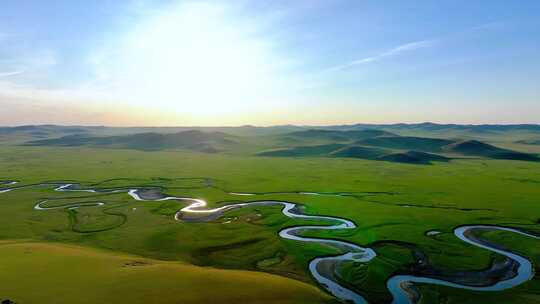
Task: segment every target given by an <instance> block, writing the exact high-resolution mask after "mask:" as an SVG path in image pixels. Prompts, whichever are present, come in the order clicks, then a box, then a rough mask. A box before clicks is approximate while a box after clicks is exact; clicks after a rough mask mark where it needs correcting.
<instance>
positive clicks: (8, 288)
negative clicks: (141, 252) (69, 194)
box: [0, 241, 331, 304]
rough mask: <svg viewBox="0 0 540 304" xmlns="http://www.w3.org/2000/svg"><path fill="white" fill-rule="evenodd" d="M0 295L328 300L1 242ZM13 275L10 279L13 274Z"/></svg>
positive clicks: (240, 277)
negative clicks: (0, 283) (0, 286)
mask: <svg viewBox="0 0 540 304" xmlns="http://www.w3.org/2000/svg"><path fill="white" fill-rule="evenodd" d="M0 256H2V260H1V261H0V269H2V271H1V272H0V280H1V281H2V288H1V291H0V293H1V294H0V299H10V300H12V301H15V302H16V303H45V302H47V303H58V304H62V303H65V304H68V303H70V304H71V303H81V304H82V303H88V304H94V303H133V304H136V303H141V304H143V303H144V304H146V303H164V304H165V303H171V304H172V303H193V304H195V303H211V302H215V301H216V300H219V302H220V303H239V302H244V303H245V302H249V303H276V304H277V303H291V304H292V303H306V304H307V303H325V302H326V303H330V301H331V298H330V297H329V296H328V295H326V294H324V293H323V292H321V291H320V290H318V289H317V288H316V287H314V286H310V285H308V284H306V283H302V282H298V281H295V280H291V279H287V278H284V277H279V276H276V275H269V274H265V273H261V272H249V271H237V270H219V269H213V268H203V267H197V266H193V265H189V264H185V263H178V262H165V261H159V260H155V259H148V258H142V257H138V256H133V255H126V254H118V253H114V252H110V251H103V250H96V249H91V248H85V247H79V246H73V245H63V244H56V243H36V242H24V241H5V242H0ZM14 278H17V279H14Z"/></svg>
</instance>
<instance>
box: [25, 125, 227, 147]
mask: <svg viewBox="0 0 540 304" xmlns="http://www.w3.org/2000/svg"><path fill="white" fill-rule="evenodd" d="M233 144H235V141H234V137H233V136H231V135H228V134H225V133H221V132H211V133H207V132H201V131H197V130H191V131H183V132H179V133H173V134H159V133H139V134H133V135H122V136H107V137H86V136H80V135H70V136H64V137H61V138H54V139H43V140H36V141H30V142H28V143H27V145H30V146H68V147H69V146H94V147H108V148H123V149H136V150H149V151H151V150H164V149H188V150H195V151H200V152H210V153H215V152H218V151H220V150H221V149H223V148H224V147H227V146H230V145H233Z"/></svg>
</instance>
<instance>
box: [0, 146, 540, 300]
mask: <svg viewBox="0 0 540 304" xmlns="http://www.w3.org/2000/svg"><path fill="white" fill-rule="evenodd" d="M0 172H1V176H0V179H5V180H8V179H9V180H11V179H13V180H20V181H21V183H20V184H21V185H24V184H34V183H41V182H43V181H76V182H81V183H82V184H83V185H86V186H90V185H94V184H97V185H96V186H99V187H104V188H105V187H121V186H162V187H163V188H164V189H165V192H166V193H167V194H170V195H183V196H191V197H197V198H203V199H205V200H207V201H208V202H209V203H210V205H212V206H216V205H220V204H223V203H224V202H231V201H240V200H244V201H246V200H250V199H254V198H253V197H243V196H234V195H230V194H228V192H253V193H272V192H296V191H306V192H310V191H313V192H328V193H337V192H340V193H352V194H354V195H352V196H347V197H331V196H307V195H300V194H275V193H274V194H265V195H259V196H256V199H257V200H259V199H280V200H286V201H292V202H297V203H301V204H302V205H303V206H304V207H305V212H307V213H310V214H325V215H332V216H338V217H346V218H348V219H351V220H353V221H354V222H355V223H356V224H357V225H358V229H355V230H352V231H328V232H324V233H323V232H319V233H316V234H315V233H314V232H311V234H313V235H316V236H319V237H321V236H324V237H331V238H339V239H343V240H347V241H351V242H355V243H358V244H360V245H363V246H369V247H373V248H374V249H375V250H376V251H377V253H378V256H377V258H376V259H375V260H374V261H372V262H371V263H370V264H368V265H367V266H366V265H344V267H343V268H344V269H343V270H342V272H343V273H344V274H345V276H347V277H349V278H351V279H352V280H354V284H355V288H356V289H357V290H359V291H360V292H362V293H364V294H365V296H366V297H367V299H368V300H370V302H371V303H386V302H389V301H390V300H391V298H390V295H389V294H388V292H387V291H386V287H385V281H386V279H387V278H388V277H389V276H390V275H391V274H392V273H396V272H404V271H405V272H406V271H407V269H408V265H409V264H410V263H412V262H413V261H414V259H413V255H412V251H411V249H410V248H411V246H413V247H414V248H417V249H418V250H421V251H422V252H424V253H425V254H426V255H427V256H428V257H429V259H430V263H431V264H433V265H436V266H437V267H439V268H442V269H463V270H475V269H476V270H480V269H484V268H487V267H488V266H489V265H490V264H491V263H492V262H493V260H494V259H497V258H498V257H497V256H496V255H495V254H491V253H490V252H488V251H485V250H482V249H479V248H476V247H473V246H470V245H467V244H465V243H463V242H462V241H460V240H458V239H456V238H455V237H454V236H453V234H452V229H453V228H454V227H456V226H458V225H462V224H472V223H474V224H499V225H507V226H513V227H518V228H522V229H526V230H530V231H533V232H540V225H539V221H540V202H539V200H538V198H539V197H540V163H539V162H524V161H512V160H491V159H459V160H452V161H451V162H448V163H446V162H444V163H442V162H438V163H436V164H433V165H412V164H400V163H390V162H380V161H369V160H359V159H347V158H322V157H321V158H318V157H313V158H276V157H261V156H245V155H230V154H205V153H192V152H179V151H154V152H143V151H134V150H122V149H93V148H88V147H72V148H65V147H18V146H5V147H3V148H2V150H0ZM52 188H53V187H28V188H23V189H19V190H16V191H11V192H7V193H3V194H0V214H2V215H3V216H4V218H5V222H4V224H3V225H2V227H1V228H0V239H2V240H4V243H2V244H1V245H0V252H1V253H0V256H2V260H1V261H0V276H2V277H3V278H2V281H3V282H9V284H7V285H4V284H3V286H2V287H0V299H2V298H10V299H13V300H15V301H19V302H20V303H38V302H41V301H38V299H39V298H43V297H57V299H58V301H56V302H57V303H90V302H92V303H96V302H100V301H101V302H104V301H105V300H104V299H105V298H106V297H110V296H111V295H112V294H114V296H115V297H116V296H118V297H121V298H122V302H133V303H137V302H136V301H137V299H147V301H145V303H169V302H167V301H171V303H172V302H174V301H175V300H176V301H178V300H182V303H189V301H193V303H197V301H199V303H200V302H204V301H205V299H203V298H196V297H193V298H192V297H190V292H189V290H191V291H192V292H193V293H194V294H201V296H209V295H211V296H212V297H213V298H219V299H222V300H223V302H225V303H227V301H230V302H234V301H238V299H240V298H242V299H251V298H249V297H250V296H253V295H260V298H261V301H262V300H266V299H267V300H268V301H267V302H269V303H270V302H274V303H285V300H288V301H290V303H303V302H302V301H304V300H306V301H307V300H309V302H310V303H316V302H321V303H324V302H331V301H333V300H332V299H331V298H330V297H329V296H327V295H325V294H323V292H322V291H320V290H317V289H316V288H315V287H314V286H315V283H314V281H313V279H312V278H311V277H310V275H309V273H308V271H307V264H308V262H309V261H310V260H311V259H312V258H314V257H316V256H319V255H324V254H335V253H336V252H334V251H333V250H332V249H330V248H325V247H324V246H321V245H315V244H313V245H309V246H308V245H306V244H298V243H296V242H294V241H286V240H282V239H280V238H279V237H278V236H277V232H278V231H279V230H280V229H282V228H283V227H287V226H290V225H298V224H302V222H301V221H298V220H292V219H289V218H285V217H283V216H282V215H281V213H280V212H279V209H278V208H274V207H270V208H246V209H242V210H237V211H233V212H230V213H227V214H226V215H225V216H224V217H223V218H221V219H218V220H216V221H213V222H211V223H189V222H178V221H175V220H174V218H173V216H172V215H173V214H174V212H176V211H177V210H178V209H179V208H180V207H181V206H183V204H181V203H177V202H137V201H134V200H132V199H131V198H130V197H129V196H127V195H126V194H125V193H118V194H102V195H99V196H98V197H96V196H95V195H87V194H84V193H69V192H68V193H63V192H54V191H52ZM44 198H54V199H51V200H50V201H49V202H48V204H50V206H58V205H63V204H67V203H69V202H73V201H77V202H81V201H96V200H99V201H103V202H106V206H105V207H85V208H79V209H76V210H64V209H57V210H48V211H37V210H33V207H34V205H35V203H36V202H37V201H39V200H41V199H44ZM228 221H230V223H226V222H228ZM429 230H438V231H441V232H442V233H441V234H439V235H437V236H436V237H428V236H426V234H425V232H426V231H429ZM486 237H488V238H489V239H492V240H494V241H496V242H497V243H500V244H502V245H504V246H507V247H509V248H512V249H513V250H514V251H516V252H518V253H521V254H523V255H525V256H527V257H529V258H530V259H531V261H532V262H533V264H534V265H535V266H534V267H535V269H536V272H538V271H539V270H540V269H539V268H538V265H540V246H538V243H537V241H534V240H530V239H527V238H524V237H519V236H515V235H508V234H505V233H490V234H489V235H487V236H486ZM21 239H24V240H29V241H27V242H25V243H13V240H21ZM74 246H75V247H74ZM81 246H82V247H81ZM24 248H31V249H30V251H31V252H33V253H35V254H31V256H32V257H35V258H32V259H29V258H28V256H27V255H25V254H23V253H24V250H25V249H24ZM111 252H114V253H111ZM134 256H136V258H134ZM133 259H135V260H141V261H147V260H148V261H151V262H149V263H151V265H152V266H151V267H146V266H143V267H138V266H133V267H132V268H133V272H136V274H133V275H132V278H133V280H132V281H131V279H130V280H127V281H131V283H129V284H128V283H126V280H122V282H121V284H119V282H118V281H115V280H116V279H117V277H118V275H119V273H121V272H122V271H126V270H125V269H124V268H118V267H117V268H118V269H117V268H115V267H108V266H107V267H105V266H103V267H102V268H100V267H93V266H92V265H94V264H93V263H98V264H100V265H101V264H102V265H109V264H114V265H120V264H122V263H124V262H125V261H128V260H133ZM63 261H64V262H63ZM63 263H65V264H63ZM69 263H72V264H69ZM79 264H81V265H84V266H83V267H84V269H81V272H82V273H84V275H80V276H78V277H77V278H75V277H73V276H72V275H73V274H70V273H67V270H70V268H75V267H76V265H79ZM13 265H18V266H17V267H15V266H13ZM43 265H47V266H46V267H45V266H43ZM62 265H67V266H62ZM69 265H72V266H69ZM47 267H49V268H47ZM55 267H56V268H55ZM201 267H202V268H201ZM128 268H129V267H128ZM36 269H37V270H41V271H42V272H43V273H46V274H47V275H44V277H39V276H37V277H35V278H32V276H31V275H29V273H31V272H32V271H35V270H36ZM62 269H64V270H66V271H62ZM129 269H131V268H129ZM139 269H140V270H139ZM189 269H192V270H193V271H190V270H189ZM218 269H219V270H218ZM115 271H118V273H116V272H115ZM130 271H131V270H130ZM254 271H257V272H254ZM261 272H265V273H268V274H273V275H272V276H270V275H267V274H261ZM276 275H279V276H281V277H286V278H280V277H277V276H276ZM130 278H131V277H130ZM47 280H50V282H48V281H47ZM220 280H222V281H220ZM258 280H259V281H258ZM61 281H64V282H65V281H68V282H69V284H68V285H66V287H61V286H63V285H61V284H59V283H58V282H61ZM225 282H226V285H223V284H225ZM254 282H260V284H254ZM124 283H125V284H126V285H125V286H123V287H118V285H122V284H124ZM306 283H307V284H312V285H313V286H309V285H307V284H306ZM137 284H139V285H137ZM250 284H251V285H250ZM255 285H256V286H255ZM36 286H39V288H36ZM111 286H116V287H114V288H112V287H111ZM141 286H145V287H144V288H143V289H140V288H141ZM201 286H204V288H203V287H201ZM224 286H227V288H225V287H224ZM257 286H258V287H257ZM270 286H274V287H272V288H271V287H270ZM32 287H34V288H33V289H32V290H31V291H30V290H29V288H32ZM115 288H118V289H115ZM174 288H177V289H174ZM198 288H200V289H198ZM282 288H283V289H282ZM288 288H289V289H290V290H292V289H294V292H290V293H289V292H288V290H289V289H288ZM137 289H140V293H142V294H137V293H134V292H133V291H134V290H137ZM85 290H86V291H87V292H85ZM99 290H101V292H97V293H96V294H95V295H93V297H90V298H85V297H81V296H80V295H81V294H86V293H88V291H92V292H95V291H99ZM272 290H283V291H284V292H287V294H290V295H291V297H284V296H283V294H281V293H272V292H271V291H272ZM420 290H421V291H422V294H423V295H424V296H423V297H422V300H421V303H424V304H425V303H438V302H441V303H485V302H487V301H490V300H493V301H495V300H497V302H498V303H538V302H539V301H540V279H539V278H538V277H534V278H533V279H532V280H531V281H529V282H527V283H525V284H523V285H521V286H518V287H516V288H514V289H510V290H507V291H504V292H496V293H478V292H470V291H465V290H459V289H452V288H442V287H437V286H430V285H425V286H420ZM146 292H147V293H146ZM60 294H62V295H64V294H65V295H64V296H65V297H66V298H61V297H60V296H59V295H60ZM266 294H268V297H266V296H263V295H266ZM77 295H78V296H77ZM172 295H174V296H172ZM169 296H172V297H170V298H169ZM146 297H148V298H146ZM246 297H247V298H246ZM150 298H151V299H162V300H163V301H161V300H155V302H152V300H148V299H150ZM115 299H116V298H115ZM183 299H186V300H185V301H183ZM90 300H92V301H90ZM132 300H133V301H132ZM105 302H107V301H105ZM247 302H255V301H247Z"/></svg>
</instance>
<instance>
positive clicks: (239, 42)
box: [93, 4, 280, 115]
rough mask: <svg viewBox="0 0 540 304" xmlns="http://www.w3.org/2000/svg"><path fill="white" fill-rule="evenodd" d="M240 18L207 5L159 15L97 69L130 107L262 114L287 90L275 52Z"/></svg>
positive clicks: (105, 54)
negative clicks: (283, 87)
mask: <svg viewBox="0 0 540 304" xmlns="http://www.w3.org/2000/svg"><path fill="white" fill-rule="evenodd" d="M234 17H235V16H234V12H231V11H230V9H228V8H224V7H219V6H215V5H212V6H210V5H203V4H190V5H179V6H176V7H174V8H172V9H170V10H167V11H165V12H155V13H153V14H150V15H149V16H146V17H145V18H143V20H141V21H140V22H139V23H138V24H137V25H135V26H134V27H133V28H131V29H130V30H129V31H128V32H127V33H125V34H124V35H123V38H121V39H120V40H119V41H118V42H116V43H113V44H112V47H109V48H107V49H104V50H102V51H101V52H99V53H97V54H95V55H94V61H93V63H94V65H96V71H97V73H98V74H99V76H100V79H101V80H102V81H103V83H107V85H108V86H110V87H108V89H109V90H112V91H113V92H114V93H115V94H116V96H117V97H118V98H119V99H126V98H127V99H128V100H129V102H130V104H131V105H132V104H133V103H134V102H137V103H138V104H139V105H144V106H148V105H150V106H153V107H158V108H162V109H163V110H166V111H176V112H178V113H190V114H193V115H202V114H203V113H204V114H205V115H206V114H208V115H215V114H225V113H227V114H229V113H238V112H247V111H249V110H253V108H256V107H258V108H259V109H260V107H261V106H262V104H261V103H262V100H265V99H272V98H273V96H272V93H271V92H272V89H276V88H278V87H279V85H280V84H279V83H278V81H276V79H277V78H278V77H276V76H275V75H276V73H277V71H276V68H275V66H274V65H275V64H277V63H278V60H277V59H276V56H275V55H274V54H273V53H272V45H270V44H268V43H267V42H265V41H262V40H261V39H260V38H255V35H254V33H255V31H257V28H256V27H254V25H253V24H251V23H250V22H249V21H245V20H244V21H241V20H240V19H241V18H234ZM237 17H238V16H237ZM255 97H257V98H255ZM255 100H257V101H258V102H257V104H254V103H255Z"/></svg>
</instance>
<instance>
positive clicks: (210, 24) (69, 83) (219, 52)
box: [0, 0, 540, 126]
mask: <svg viewBox="0 0 540 304" xmlns="http://www.w3.org/2000/svg"><path fill="white" fill-rule="evenodd" d="M426 121H430V122H438V123H472V124H482V123H501V124H508V123H540V1H536V0H523V1H506V0H504V1H498V0H486V1H483V0H478V1H460V0H451V1H450V0H448V1H447V0H441V1H420V0H419V1H398V0H394V1H391V0H388V1H383V0H376V1H368V0H365V1H361V0H351V1H342V0H332V1H325V0H296V1H292V0H287V1H264V0H256V1H255V0H254V1H245V0H236V1H204V0H203V1H163V0H162V1H152V0H126V1H122V0H109V1H104V0H94V1H70V0H65V1H61V0H49V1H40V0H35V1H30V0H3V1H1V2H0V125H24V124H64V125H110V126H193V125H200V126H234V125H246V124H249V125H260V126H266V125H281V124H297V125H332V124H353V123H396V122H406V123H414V122H426Z"/></svg>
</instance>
